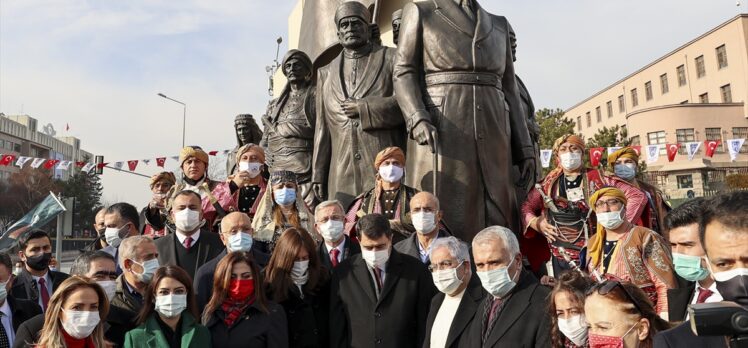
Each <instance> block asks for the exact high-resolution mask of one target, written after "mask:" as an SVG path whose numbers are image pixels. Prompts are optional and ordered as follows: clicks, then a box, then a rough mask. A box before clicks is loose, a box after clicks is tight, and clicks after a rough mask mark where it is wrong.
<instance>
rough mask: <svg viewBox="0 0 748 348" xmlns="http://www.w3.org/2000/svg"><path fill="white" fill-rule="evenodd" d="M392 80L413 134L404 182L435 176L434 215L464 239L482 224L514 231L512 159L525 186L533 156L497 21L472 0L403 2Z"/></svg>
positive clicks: (504, 32) (422, 182)
mask: <svg viewBox="0 0 748 348" xmlns="http://www.w3.org/2000/svg"><path fill="white" fill-rule="evenodd" d="M394 84H395V95H396V97H397V100H398V102H399V104H400V108H401V109H402V112H403V115H405V118H406V127H407V130H408V132H409V135H410V138H411V139H412V140H413V142H411V143H410V145H412V146H409V147H408V157H409V158H412V159H413V160H412V161H408V164H407V169H406V171H405V173H406V175H407V179H406V184H408V185H410V186H414V187H416V188H418V189H421V190H428V191H432V190H433V184H432V180H433V181H435V182H436V183H437V192H435V193H436V194H437V196H438V197H439V200H440V201H442V202H443V204H444V205H445V206H449V207H450V208H449V209H445V210H444V219H445V220H446V221H449V223H450V225H452V226H459V228H458V229H457V230H456V231H455V235H456V236H457V237H459V238H461V239H463V240H465V241H470V240H472V238H473V236H474V235H475V234H476V233H477V232H478V231H480V230H481V229H482V228H484V227H486V226H490V225H501V226H506V227H509V228H511V229H513V230H514V231H517V228H518V227H519V218H518V211H517V207H518V204H517V200H516V193H515V188H514V182H513V180H511V179H512V175H511V172H512V166H513V165H517V166H518V167H519V169H520V172H521V182H520V183H519V186H522V187H526V186H527V185H528V184H529V183H530V182H531V181H532V180H533V178H532V176H533V175H534V171H535V156H534V147H533V144H532V141H531V139H530V134H529V132H528V129H527V123H526V120H525V119H526V117H525V114H524V112H523V110H522V106H521V101H520V92H519V88H518V86H517V80H516V78H515V76H514V64H513V59H512V51H511V47H510V41H509V30H508V26H507V24H506V21H502V20H501V19H500V18H499V17H497V16H494V15H491V14H489V13H488V12H486V11H485V10H484V9H483V8H481V7H480V5H479V4H478V2H477V1H475V0H430V1H421V2H414V3H408V4H406V5H405V8H404V9H403V17H402V26H401V27H400V36H399V42H398V51H397V57H396V59H395V77H394ZM432 135H436V139H434V137H433V136H432ZM434 140H438V141H437V142H435V141H434ZM424 145H428V146H424ZM433 152H436V156H437V161H433V160H432V153H433ZM434 162H436V163H437V165H438V168H434V165H433V163H434ZM435 174H438V175H437V176H436V180H434V179H435V178H434V175H435Z"/></svg>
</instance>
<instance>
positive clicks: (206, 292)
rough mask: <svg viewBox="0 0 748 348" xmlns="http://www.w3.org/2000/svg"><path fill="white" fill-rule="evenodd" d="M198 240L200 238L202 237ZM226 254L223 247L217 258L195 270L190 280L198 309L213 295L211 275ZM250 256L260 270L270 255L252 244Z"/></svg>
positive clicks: (226, 251)
mask: <svg viewBox="0 0 748 348" xmlns="http://www.w3.org/2000/svg"><path fill="white" fill-rule="evenodd" d="M200 238H202V236H201V237H200ZM227 254H228V250H226V247H224V248H223V251H221V253H220V254H218V256H216V257H214V258H213V259H212V260H210V261H208V262H206V263H205V264H204V265H202V266H200V268H198V269H197V272H196V273H195V277H194V278H193V280H192V288H193V289H194V290H195V299H196V300H197V306H198V308H201V309H202V308H204V307H205V305H207V304H208V302H209V301H210V296H211V295H212V294H213V275H214V274H215V273H216V267H218V263H219V262H221V260H222V259H223V257H224V256H226V255H227ZM252 256H254V258H255V262H257V266H258V267H260V269H262V268H265V266H266V265H267V264H268V261H269V260H270V255H268V254H265V253H263V252H262V251H260V250H259V249H258V248H257V247H256V245H255V244H254V243H253V244H252Z"/></svg>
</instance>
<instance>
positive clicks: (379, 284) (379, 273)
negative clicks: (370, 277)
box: [374, 267, 382, 294]
mask: <svg viewBox="0 0 748 348" xmlns="http://www.w3.org/2000/svg"><path fill="white" fill-rule="evenodd" d="M374 278H376V280H377V294H379V293H381V292H382V271H381V270H380V269H379V267H374Z"/></svg>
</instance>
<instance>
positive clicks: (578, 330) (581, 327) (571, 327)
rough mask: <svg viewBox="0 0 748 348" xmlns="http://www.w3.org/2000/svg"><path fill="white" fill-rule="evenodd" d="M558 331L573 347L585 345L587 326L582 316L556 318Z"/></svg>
mask: <svg viewBox="0 0 748 348" xmlns="http://www.w3.org/2000/svg"><path fill="white" fill-rule="evenodd" d="M558 330H559V331H561V333H563V334H564V336H566V338H568V339H569V340H570V341H572V342H573V343H574V344H575V345H577V346H580V347H584V346H585V345H587V324H585V321H584V315H575V316H573V317H571V318H569V319H562V318H558Z"/></svg>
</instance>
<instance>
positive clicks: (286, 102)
mask: <svg viewBox="0 0 748 348" xmlns="http://www.w3.org/2000/svg"><path fill="white" fill-rule="evenodd" d="M281 69H283V70H282V71H283V75H285V76H286V78H287V79H288V83H287V84H286V87H284V88H283V92H281V95H280V97H278V98H277V99H275V100H273V101H272V102H270V105H269V106H268V110H267V113H266V114H265V115H264V116H263V117H262V124H263V126H264V127H265V129H264V130H265V131H264V133H263V136H262V142H261V143H260V146H262V147H263V148H264V149H265V153H267V158H266V161H267V166H268V168H269V170H270V172H273V171H276V170H279V169H285V170H289V171H292V172H294V173H296V175H297V178H298V183H299V186H300V187H301V195H302V198H303V199H304V200H305V201H306V202H307V204H309V205H310V206H311V205H312V204H313V203H314V195H313V194H311V180H312V149H313V146H314V121H315V118H316V117H315V115H316V112H315V110H314V108H315V107H316V105H315V90H314V88H313V87H312V83H311V81H312V72H313V71H314V70H313V69H314V66H313V65H312V60H311V59H309V56H307V54H306V53H304V52H302V51H299V50H290V51H288V53H286V55H285V56H284V57H283V61H282V63H281Z"/></svg>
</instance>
